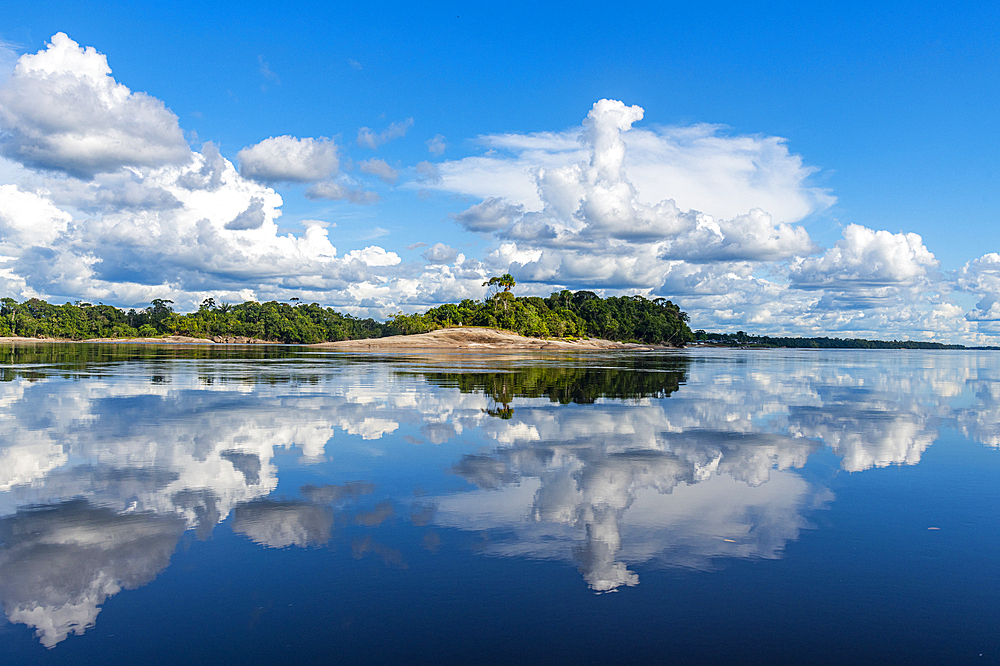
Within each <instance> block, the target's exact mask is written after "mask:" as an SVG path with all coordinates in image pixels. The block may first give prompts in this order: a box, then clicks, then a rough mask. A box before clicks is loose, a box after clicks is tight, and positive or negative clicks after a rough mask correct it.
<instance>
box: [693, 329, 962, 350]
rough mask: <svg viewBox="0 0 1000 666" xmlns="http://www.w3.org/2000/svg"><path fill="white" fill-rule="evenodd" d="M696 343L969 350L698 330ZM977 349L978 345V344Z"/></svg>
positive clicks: (905, 342)
mask: <svg viewBox="0 0 1000 666" xmlns="http://www.w3.org/2000/svg"><path fill="white" fill-rule="evenodd" d="M694 339H695V341H696V342H703V343H708V344H715V345H722V346H727V347H744V346H752V347H785V348H791V349H965V348H966V347H965V346H964V345H948V344H944V343H941V342H921V341H914V340H865V339H862V338H827V337H821V338H783V337H774V336H770V335H747V334H746V333H744V332H743V331H737V332H736V333H708V332H706V331H703V330H697V331H695V332H694ZM974 349H975V347H974Z"/></svg>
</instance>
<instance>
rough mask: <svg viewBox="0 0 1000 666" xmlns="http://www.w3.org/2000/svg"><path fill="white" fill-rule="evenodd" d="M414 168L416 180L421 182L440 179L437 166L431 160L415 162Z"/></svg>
mask: <svg viewBox="0 0 1000 666" xmlns="http://www.w3.org/2000/svg"><path fill="white" fill-rule="evenodd" d="M415 169H416V172H417V180H418V181H420V182H421V183H425V182H430V183H435V182H439V181H440V180H441V174H440V172H438V168H437V166H435V165H434V163H433V162H428V161H426V160H424V161H423V162H417V166H416V168H415Z"/></svg>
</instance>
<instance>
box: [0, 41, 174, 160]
mask: <svg viewBox="0 0 1000 666" xmlns="http://www.w3.org/2000/svg"><path fill="white" fill-rule="evenodd" d="M0 126H2V127H3V130H4V132H5V133H6V134H7V136H6V137H5V138H4V140H3V141H2V142H0V152H2V154H3V155H4V156H6V157H8V158H10V159H12V160H15V161H17V162H20V163H22V164H24V165H26V166H29V167H32V168H38V169H49V170H54V171H62V172H65V173H69V174H71V175H74V176H78V177H81V178H90V177H93V176H94V175H95V174H98V173H102V172H111V171H117V170H118V169H120V168H122V167H126V166H146V167H151V166H163V165H167V164H184V163H186V162H187V161H188V160H189V159H190V150H189V149H188V146H187V143H186V142H185V140H184V136H183V133H182V132H181V129H180V126H179V125H178V124H177V116H175V115H174V114H173V113H171V111H170V110H169V109H167V108H166V106H165V105H164V104H163V102H161V101H160V100H158V99H156V98H154V97H151V96H149V95H147V94H145V93H142V92H132V91H130V90H129V89H128V88H127V87H126V86H124V85H122V84H120V83H118V82H116V81H115V80H114V78H112V76H111V68H110V67H109V66H108V60H107V58H106V57H105V56H104V55H102V54H100V53H98V52H97V51H96V50H95V49H93V48H90V47H88V48H83V47H81V46H80V45H79V44H77V43H76V42H74V41H73V40H72V39H70V38H69V37H68V36H67V35H66V34H65V33H61V32H60V33H57V34H56V35H54V36H53V37H52V42H51V43H50V44H48V46H47V47H46V48H45V49H44V50H42V51H39V52H38V53H36V54H34V55H24V56H21V58H20V59H19V60H18V62H17V66H16V67H15V68H14V74H13V75H12V76H11V77H10V78H9V79H7V81H6V82H5V83H4V84H3V86H2V87H0Z"/></svg>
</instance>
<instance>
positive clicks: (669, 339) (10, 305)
mask: <svg viewBox="0 0 1000 666" xmlns="http://www.w3.org/2000/svg"><path fill="white" fill-rule="evenodd" d="M491 280H492V282H487V283H486V285H487V286H489V287H490V295H489V296H488V297H487V298H485V299H483V300H481V301H475V300H472V299H466V300H463V301H462V302H460V303H449V304H446V305H441V306H438V307H435V308H431V309H430V310H428V311H426V312H424V313H417V314H412V315H407V314H403V313H402V312H400V313H397V314H395V315H393V316H392V317H390V318H389V320H388V321H386V322H380V321H376V320H375V319H371V318H365V319H362V318H359V317H354V316H352V315H349V314H344V313H341V312H337V311H336V310H334V309H333V308H329V307H322V306H320V305H319V304H318V303H310V304H306V303H293V304H289V303H279V302H277V301H269V302H266V303H258V302H256V301H247V302H245V303H240V304H237V305H232V304H229V303H217V302H216V301H215V300H214V299H212V298H208V299H205V301H204V302H203V303H202V304H201V307H199V308H198V310H197V311H195V312H190V313H186V314H182V313H178V312H175V311H174V309H173V302H172V301H170V300H165V299H155V300H154V301H152V302H151V303H150V305H149V307H146V308H141V309H134V308H133V309H129V310H124V309H119V308H115V307H113V306H110V305H104V304H98V305H93V304H91V303H84V302H81V301H77V302H75V303H65V304H63V305H54V304H51V303H47V302H46V301H44V300H41V299H38V298H32V299H29V300H27V301H24V302H23V303H18V302H17V301H15V300H14V299H12V298H4V299H0V337H11V336H20V337H29V338H40V337H52V338H62V339H69V340H86V339H92V338H136V337H162V336H165V335H186V336H191V337H196V338H209V339H216V340H229V341H235V340H237V339H256V340H266V341H272V342H284V343H291V344H311V343H316V342H326V341H331V342H333V341H338V340H358V339H367V338H378V337H385V336H389V335H410V334H414V333H424V332H428V331H433V330H436V329H439V328H446V327H450V326H482V327H490V328H498V329H502V330H508V331H513V332H516V333H520V334H521V335H526V336H533V337H557V338H585V337H599V338H605V339H609V340H618V341H634V342H645V343H657V344H659V343H662V344H668V345H675V346H681V345H683V344H684V343H686V342H690V341H691V340H693V339H694V335H693V334H692V333H691V329H690V328H689V327H688V316H687V314H686V313H684V312H681V310H680V308H679V307H678V306H677V305H675V304H673V303H672V302H670V301H668V300H666V299H662V298H657V299H653V300H649V299H646V298H644V297H642V296H617V297H610V298H601V297H599V296H598V295H597V294H595V293H593V292H590V291H577V292H571V291H568V290H563V291H559V292H554V293H553V294H552V295H550V296H549V297H548V298H539V297H534V296H532V297H516V296H514V294H513V293H512V292H511V289H512V288H513V287H514V284H515V283H514V280H513V278H511V277H510V275H504V276H502V277H499V278H491Z"/></svg>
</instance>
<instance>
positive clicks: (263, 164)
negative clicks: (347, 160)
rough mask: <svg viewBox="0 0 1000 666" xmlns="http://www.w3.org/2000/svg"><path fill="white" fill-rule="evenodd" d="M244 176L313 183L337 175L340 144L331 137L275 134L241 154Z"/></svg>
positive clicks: (266, 181) (261, 179) (264, 180)
mask: <svg viewBox="0 0 1000 666" xmlns="http://www.w3.org/2000/svg"><path fill="white" fill-rule="evenodd" d="M237 158H238V159H239V161H240V175H241V176H243V177H244V178H250V179H251V180H257V181H260V182H264V183H280V182H288V183H312V182H316V181H320V180H326V179H327V178H329V177H330V176H331V175H334V174H336V172H337V168H338V166H339V163H338V159H337V146H336V145H335V144H334V143H333V141H330V140H329V139H324V138H319V139H313V138H310V137H307V138H304V139H298V138H296V137H294V136H287V135H286V136H276V137H275V136H273V137H271V138H269V139H264V140H263V141H261V142H260V143H258V144H255V145H253V146H247V147H246V148H244V149H243V150H241V151H240V152H239V153H238V154H237Z"/></svg>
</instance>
